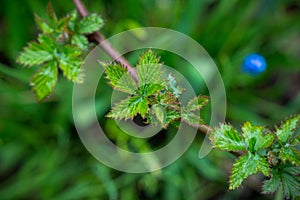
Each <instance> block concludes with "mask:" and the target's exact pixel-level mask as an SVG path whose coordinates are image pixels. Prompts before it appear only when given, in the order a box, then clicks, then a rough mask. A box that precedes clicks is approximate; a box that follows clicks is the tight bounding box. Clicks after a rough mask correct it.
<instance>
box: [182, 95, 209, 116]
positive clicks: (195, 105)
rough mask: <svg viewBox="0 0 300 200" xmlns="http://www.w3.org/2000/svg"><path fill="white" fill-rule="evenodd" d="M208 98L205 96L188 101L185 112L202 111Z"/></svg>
mask: <svg viewBox="0 0 300 200" xmlns="http://www.w3.org/2000/svg"><path fill="white" fill-rule="evenodd" d="M208 101H209V98H208V97H206V96H198V97H195V98H193V99H191V100H189V102H188V104H187V106H186V107H185V109H186V110H188V111H190V112H192V111H197V110H200V109H202V108H203V107H204V106H206V105H207V103H208Z"/></svg>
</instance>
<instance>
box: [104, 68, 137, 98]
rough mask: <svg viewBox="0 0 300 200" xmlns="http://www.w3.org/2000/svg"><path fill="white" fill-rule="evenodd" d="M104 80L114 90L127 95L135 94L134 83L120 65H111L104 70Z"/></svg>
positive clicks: (135, 86) (135, 87)
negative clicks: (107, 81)
mask: <svg viewBox="0 0 300 200" xmlns="http://www.w3.org/2000/svg"><path fill="white" fill-rule="evenodd" d="M105 74H106V78H107V79H108V80H109V84H110V85H111V86H112V87H113V88H114V89H116V90H119V91H122V92H126V93H128V94H133V93H135V91H136V89H137V85H136V82H135V81H134V80H133V78H132V77H131V75H130V74H129V73H128V72H127V70H126V69H125V68H124V67H123V66H122V65H121V64H120V63H112V64H110V65H108V66H107V67H106V68H105Z"/></svg>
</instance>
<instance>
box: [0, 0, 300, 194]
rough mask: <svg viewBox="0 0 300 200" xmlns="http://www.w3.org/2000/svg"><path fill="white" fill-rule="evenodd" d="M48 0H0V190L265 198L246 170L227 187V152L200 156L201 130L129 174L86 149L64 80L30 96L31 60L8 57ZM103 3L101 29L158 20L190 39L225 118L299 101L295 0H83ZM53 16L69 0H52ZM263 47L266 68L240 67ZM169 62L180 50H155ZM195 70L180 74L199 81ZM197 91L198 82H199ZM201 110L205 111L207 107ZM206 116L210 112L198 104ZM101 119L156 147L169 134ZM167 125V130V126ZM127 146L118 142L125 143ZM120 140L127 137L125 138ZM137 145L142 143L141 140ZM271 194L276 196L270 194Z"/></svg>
mask: <svg viewBox="0 0 300 200" xmlns="http://www.w3.org/2000/svg"><path fill="white" fill-rule="evenodd" d="M47 3H48V0H40V1H36V0H23V1H19V0H14V1H11V0H2V1H1V6H0V17H1V18H0V28H1V32H0V38H1V42H0V62H1V63H0V109H1V111H0V199H125V200H127V199H128V200H131V199H167V200H168V199H172V200H177V199H191V200H192V199H224V200H225V199H272V198H275V197H274V196H272V195H260V194H259V193H260V190H261V186H260V184H261V180H262V178H263V177H262V176H260V175H258V176H252V177H250V178H249V179H248V180H247V181H246V182H245V183H244V186H243V187H242V188H240V189H238V190H236V191H228V183H227V182H228V176H229V171H230V169H231V167H232V162H233V160H234V159H235V158H234V157H233V156H232V155H230V154H228V153H225V152H220V151H212V152H211V153H210V154H209V156H207V157H205V158H204V159H199V158H198V151H199V148H200V145H201V143H202V140H203V135H201V134H199V135H198V136H197V138H196V139H195V141H194V143H193V144H192V146H191V147H190V148H189V149H188V151H187V152H186V153H185V154H184V155H183V156H182V157H181V158H180V159H178V160H177V161H176V162H174V163H173V164H172V165H170V166H168V167H166V168H164V169H162V170H160V171H156V172H153V173H145V174H128V173H122V172H119V171H116V170H113V169H110V168H108V167H106V166H104V165H102V164H101V163H99V162H98V161H97V160H96V159H94V158H93V157H92V155H90V154H89V153H88V152H87V150H86V149H85V148H84V146H83V144H82V143H81V141H80V139H79V137H78V135H77V132H76V130H75V126H74V124H73V119H72V108H71V104H72V87H73V85H72V83H70V82H68V81H66V80H65V79H62V78H60V79H59V84H58V86H57V89H56V91H55V93H54V94H53V95H52V97H51V98H50V99H49V100H48V101H47V102H45V103H37V102H36V100H35V98H34V95H33V93H32V92H31V91H30V86H29V80H30V76H31V75H32V74H33V72H34V70H35V69H28V68H23V67H21V66H20V65H18V64H16V62H15V59H16V57H17V56H18V53H19V52H20V51H21V49H22V47H23V46H25V45H26V43H27V42H29V41H30V40H33V39H34V38H35V37H36V35H37V29H36V27H35V23H34V15H33V13H37V14H38V15H40V16H45V15H46V12H45V10H46V5H47ZM84 3H85V5H86V6H87V8H88V9H89V10H90V11H94V12H98V13H101V15H102V16H103V18H104V19H105V21H106V24H105V26H104V28H103V30H102V32H103V33H104V34H105V35H106V36H107V37H109V36H111V35H113V34H115V33H118V32H121V31H124V30H128V29H131V28H136V27H144V26H156V27H165V28H170V29H174V30H177V31H180V32H182V33H185V34H187V35H189V36H190V37H192V38H193V39H195V40H197V41H198V42H199V43H200V44H201V45H203V47H204V48H205V49H206V50H207V52H208V53H209V54H210V55H211V57H212V58H213V59H214V61H215V62H216V64H217V66H218V67H219V70H220V72H221V75H222V77H223V81H224V84H225V87H226V92H227V100H228V104H227V121H229V122H230V123H232V124H234V125H237V126H240V125H241V123H243V122H244V121H246V120H249V121H252V122H254V123H255V124H265V125H268V126H271V125H272V126H273V124H279V123H280V120H281V119H283V118H285V117H286V116H289V115H291V114H295V113H299V111H300V23H299V21H300V2H299V1H296V0H295V1H283V0H252V1H237V0H232V1H225V0H223V1H214V0H201V1H199V0H186V1H183V0H153V1H149V0H124V1H117V0H112V1H105V0H98V1H84ZM52 4H53V6H54V8H55V10H56V11H57V14H58V16H63V15H65V14H66V13H67V12H69V11H71V10H73V9H74V8H75V7H74V5H73V3H72V1H59V0H53V1H52ZM253 52H258V53H260V54H262V55H263V56H265V58H266V60H267V63H268V68H267V70H266V72H264V73H262V74H260V75H259V76H250V75H247V74H243V73H242V72H241V64H242V60H243V58H244V57H245V56H246V55H247V54H249V53H253ZM160 55H161V56H162V60H163V61H165V63H166V64H168V65H169V66H178V65H180V64H182V63H178V59H176V58H174V56H172V55H170V54H167V53H163V52H162V53H161V54H160ZM192 73H193V72H192V71H191V72H189V71H187V72H186V73H185V74H184V75H185V76H186V77H187V78H188V80H190V82H191V84H192V85H193V86H194V87H195V88H196V91H198V92H203V91H200V88H203V87H204V86H203V85H201V84H199V80H197V78H194V76H193V74H192ZM110 92H111V89H109V87H108V86H107V87H104V88H103V89H102V90H101V91H100V92H99V94H97V98H96V99H97V101H96V107H97V108H99V109H98V111H99V113H98V114H99V116H103V115H104V114H105V113H106V112H107V111H108V110H109V99H105V98H102V97H103V96H105V94H109V93H110ZM204 93H205V91H204ZM207 112H208V111H207ZM204 115H206V118H208V116H207V115H208V114H207V113H204ZM99 120H100V123H101V124H103V126H104V127H105V130H106V132H107V134H108V135H110V137H111V138H112V139H113V140H115V141H116V142H117V143H118V144H121V145H122V144H123V145H124V143H128V142H129V143H130V144H131V145H133V146H134V145H136V146H135V147H136V148H138V150H141V151H144V150H145V149H146V150H149V149H151V148H157V147H159V145H161V144H163V143H164V142H166V141H168V140H169V138H168V137H169V136H168V134H167V135H166V134H165V135H164V136H157V137H155V138H152V139H151V140H150V141H148V142H147V141H146V142H145V141H141V140H134V139H132V138H130V137H129V136H127V135H125V134H122V133H121V132H120V130H119V129H118V128H117V127H116V125H115V123H114V122H113V121H111V120H105V119H103V118H101V117H100V119H99ZM170 135H172V134H170ZM125 146H126V145H125ZM124 148H126V147H124ZM139 148H140V149H139ZM278 197H279V196H278Z"/></svg>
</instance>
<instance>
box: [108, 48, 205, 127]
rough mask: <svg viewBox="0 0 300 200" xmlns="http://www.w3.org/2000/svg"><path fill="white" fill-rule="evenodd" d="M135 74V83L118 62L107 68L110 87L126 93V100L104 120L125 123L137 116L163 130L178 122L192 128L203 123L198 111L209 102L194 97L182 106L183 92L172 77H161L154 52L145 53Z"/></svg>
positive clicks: (158, 62)
mask: <svg viewBox="0 0 300 200" xmlns="http://www.w3.org/2000/svg"><path fill="white" fill-rule="evenodd" d="M136 71H137V77H138V81H135V80H134V79H133V78H132V77H131V75H130V73H128V71H127V70H126V68H124V67H123V66H122V65H121V64H120V63H111V64H108V65H107V66H106V70H105V74H106V78H107V79H108V81H109V84H110V85H111V86H112V87H113V88H114V89H115V90H118V91H121V92H124V93H127V94H128V97H127V98H125V99H123V100H121V101H120V102H118V103H116V104H115V105H114V107H113V108H112V110H111V111H110V112H109V113H108V114H107V117H111V118H114V119H117V120H127V119H133V118H134V117H135V116H137V115H140V116H141V117H142V118H144V119H146V121H147V123H149V124H150V123H151V124H152V125H154V126H161V127H164V128H167V127H168V126H169V125H170V124H171V123H174V124H176V123H177V122H178V121H180V120H182V121H184V122H186V123H188V124H189V125H191V126H195V127H197V126H198V125H199V124H203V123H204V122H203V120H202V119H201V117H200V113H199V112H200V110H201V109H202V108H203V107H204V106H205V105H206V104H207V103H208V98H207V97H205V96H197V97H195V98H193V99H191V100H190V101H189V102H188V103H187V105H181V103H180V97H181V95H182V93H183V91H184V89H183V88H182V87H180V86H178V84H177V81H176V79H175V78H174V77H173V76H172V75H171V74H168V75H167V76H164V71H163V70H162V63H161V62H160V58H159V57H157V55H156V54H155V53H154V52H153V50H151V49H150V50H147V51H145V52H144V53H143V54H142V55H141V56H140V57H139V60H138V63H137V65H136Z"/></svg>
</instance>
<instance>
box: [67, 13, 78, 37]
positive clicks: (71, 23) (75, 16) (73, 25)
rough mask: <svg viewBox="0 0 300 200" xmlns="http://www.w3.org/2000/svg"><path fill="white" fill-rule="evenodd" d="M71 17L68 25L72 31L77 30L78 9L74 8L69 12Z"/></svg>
mask: <svg viewBox="0 0 300 200" xmlns="http://www.w3.org/2000/svg"><path fill="white" fill-rule="evenodd" d="M68 17H69V19H70V20H69V23H68V27H69V29H70V30H71V31H73V32H75V31H76V24H77V22H78V13H77V11H76V10H73V11H72V12H70V14H68Z"/></svg>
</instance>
